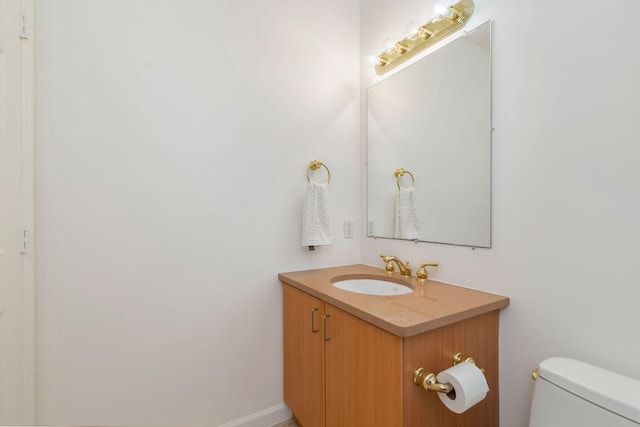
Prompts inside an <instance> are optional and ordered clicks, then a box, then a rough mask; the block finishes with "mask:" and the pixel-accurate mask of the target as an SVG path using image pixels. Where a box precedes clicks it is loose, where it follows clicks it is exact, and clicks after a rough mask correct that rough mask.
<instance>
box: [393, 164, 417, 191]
mask: <svg viewBox="0 0 640 427" xmlns="http://www.w3.org/2000/svg"><path fill="white" fill-rule="evenodd" d="M405 173H406V174H409V176H410V177H411V186H412V187H413V186H414V185H415V184H416V179H415V178H414V177H413V174H412V173H411V172H409V171H408V170H406V169H402V168H398V169H396V170H394V171H393V174H394V175H395V176H396V180H397V181H398V190H400V189H401V187H400V177H401V176H403V175H404V174H405Z"/></svg>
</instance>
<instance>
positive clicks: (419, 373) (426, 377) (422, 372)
mask: <svg viewBox="0 0 640 427" xmlns="http://www.w3.org/2000/svg"><path fill="white" fill-rule="evenodd" d="M462 362H467V363H471V364H472V365H475V366H478V365H476V361H475V360H473V358H472V357H470V356H467V355H465V354H462V353H456V354H454V355H453V364H454V365H457V364H458V363H462ZM478 368H479V369H480V370H481V371H482V372H483V373H484V369H482V368H480V367H478ZM413 383H414V384H415V385H417V386H420V387H422V388H423V389H425V390H428V391H435V392H437V393H445V394H448V393H451V392H452V391H453V386H452V385H451V384H449V383H446V384H441V383H439V382H438V381H437V380H436V374H434V373H433V372H427V370H426V369H425V368H423V367H419V368H416V370H415V371H413Z"/></svg>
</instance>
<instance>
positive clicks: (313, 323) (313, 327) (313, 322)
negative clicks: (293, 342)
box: [311, 308, 318, 333]
mask: <svg viewBox="0 0 640 427" xmlns="http://www.w3.org/2000/svg"><path fill="white" fill-rule="evenodd" d="M316 311H318V309H317V308H314V309H313V310H311V332H313V333H316V332H318V330H317V329H316Z"/></svg>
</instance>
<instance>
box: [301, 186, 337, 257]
mask: <svg viewBox="0 0 640 427" xmlns="http://www.w3.org/2000/svg"><path fill="white" fill-rule="evenodd" d="M329 202H330V200H329V184H328V183H318V182H313V181H311V182H309V183H308V184H307V193H306V196H305V200H304V208H303V211H302V246H320V245H330V244H331V243H333V234H332V233H331V213H330V209H329Z"/></svg>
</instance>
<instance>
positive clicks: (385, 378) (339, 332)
mask: <svg viewBox="0 0 640 427" xmlns="http://www.w3.org/2000/svg"><path fill="white" fill-rule="evenodd" d="M283 292H284V400H285V402H286V403H287V405H288V406H289V408H290V409H291V410H292V411H293V414H294V416H295V418H296V419H297V420H298V422H299V423H300V424H301V425H302V426H303V427H320V426H336V427H337V426H345V427H352V426H359V425H362V426H371V427H373V426H385V427H392V426H401V425H402V393H403V392H402V339H401V338H400V337H397V336H395V335H393V334H390V333H388V332H385V331H383V330H382V329H380V328H378V327H376V326H373V325H371V324H369V323H367V322H365V321H362V320H360V319H358V318H357V317H355V316H352V315H351V314H348V313H346V312H345V311H343V310H340V309H338V308H336V307H334V306H332V305H331V304H328V303H325V302H323V301H321V300H319V299H317V298H315V297H313V296H311V295H308V294H306V293H304V292H302V291H300V290H298V289H296V288H294V287H292V286H289V285H286V284H285V285H284V286H283Z"/></svg>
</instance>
